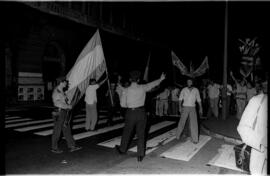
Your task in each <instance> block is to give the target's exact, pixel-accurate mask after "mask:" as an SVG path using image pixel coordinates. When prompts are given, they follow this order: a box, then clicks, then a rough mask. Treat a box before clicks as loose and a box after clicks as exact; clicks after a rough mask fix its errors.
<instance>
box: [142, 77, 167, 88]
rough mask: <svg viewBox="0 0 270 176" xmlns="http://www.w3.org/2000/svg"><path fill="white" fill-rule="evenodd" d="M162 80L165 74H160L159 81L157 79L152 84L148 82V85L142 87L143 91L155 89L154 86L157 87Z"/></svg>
mask: <svg viewBox="0 0 270 176" xmlns="http://www.w3.org/2000/svg"><path fill="white" fill-rule="evenodd" d="M164 79H165V74H164V73H162V74H161V76H160V78H159V79H157V80H155V81H152V82H150V83H148V84H145V85H144V89H145V91H149V90H151V89H152V88H154V87H156V86H157V85H159V84H160V83H161V82H162V81H163V80H164Z"/></svg>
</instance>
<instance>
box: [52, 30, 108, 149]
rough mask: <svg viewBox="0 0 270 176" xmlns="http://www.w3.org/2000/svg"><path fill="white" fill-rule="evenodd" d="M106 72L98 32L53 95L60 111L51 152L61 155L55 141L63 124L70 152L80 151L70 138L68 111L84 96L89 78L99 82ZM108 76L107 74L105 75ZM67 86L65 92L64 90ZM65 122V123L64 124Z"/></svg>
mask: <svg viewBox="0 0 270 176" xmlns="http://www.w3.org/2000/svg"><path fill="white" fill-rule="evenodd" d="M105 72H107V68H106V63H105V57H104V54H103V48H102V44H101V39H100V35H99V30H97V31H96V33H95V34H94V35H93V37H92V38H91V39H90V41H89V42H88V43H87V44H86V46H85V47H84V49H83V50H82V52H81V53H80V55H79V57H78V58H77V60H76V62H75V64H74V66H73V67H72V69H71V70H70V71H69V73H68V74H67V76H66V79H65V81H63V82H61V83H60V84H59V86H58V87H57V88H56V90H55V91H54V93H53V101H54V105H55V106H56V107H57V108H59V109H60V113H59V119H60V121H58V120H59V119H57V120H56V121H55V125H54V132H53V136H52V151H53V152H55V153H61V152H62V151H61V150H59V149H58V148H57V141H58V139H59V137H60V134H61V128H62V125H63V124H66V126H64V127H66V128H67V129H66V132H64V133H65V134H64V135H65V137H66V139H67V140H68V145H69V147H71V151H74V150H77V149H80V147H76V146H75V143H74V139H73V138H72V136H71V132H70V127H69V121H70V118H69V117H70V115H69V113H68V112H69V111H68V110H69V109H72V108H73V107H74V106H75V105H76V104H77V103H78V102H79V100H80V99H81V98H82V96H83V95H84V93H85V91H86V89H87V87H88V85H89V80H90V78H93V79H95V80H99V79H100V78H101V76H102V75H103V74H104V73H105ZM107 76H108V74H107ZM67 85H69V88H67V91H64V88H65V87H66V86H67ZM64 122H66V123H64Z"/></svg>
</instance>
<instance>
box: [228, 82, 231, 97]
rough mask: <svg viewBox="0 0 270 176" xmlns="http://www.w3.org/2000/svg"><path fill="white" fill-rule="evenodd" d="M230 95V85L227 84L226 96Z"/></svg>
mask: <svg viewBox="0 0 270 176" xmlns="http://www.w3.org/2000/svg"><path fill="white" fill-rule="evenodd" d="M231 95H232V86H231V85H230V84H227V96H231Z"/></svg>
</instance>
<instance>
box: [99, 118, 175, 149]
mask: <svg viewBox="0 0 270 176" xmlns="http://www.w3.org/2000/svg"><path fill="white" fill-rule="evenodd" d="M173 123H175V122H172V121H165V122H161V123H158V124H155V125H152V126H151V127H150V130H149V133H152V132H155V131H158V130H160V129H162V128H164V127H166V126H169V125H171V124H173ZM135 139H136V138H135ZM120 142H121V136H118V137H115V138H112V139H110V140H107V141H104V142H101V143H99V144H98V145H100V146H104V147H110V148H114V146H115V145H120Z"/></svg>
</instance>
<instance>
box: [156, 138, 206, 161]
mask: <svg viewBox="0 0 270 176" xmlns="http://www.w3.org/2000/svg"><path fill="white" fill-rule="evenodd" d="M210 139H211V137H210V136H205V135H200V136H199V143H198V144H193V143H192V142H191V141H190V140H187V141H185V142H184V143H179V144H177V145H175V146H174V147H172V148H170V149H169V150H167V151H165V152H163V153H162V154H161V155H160V156H162V157H165V158H171V159H176V160H183V161H189V160H190V159H191V158H192V157H193V156H194V155H195V154H196V153H197V152H198V151H199V150H200V149H201V148H202V147H203V146H204V145H205V144H206V143H207V142H208V141H209V140H210Z"/></svg>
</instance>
